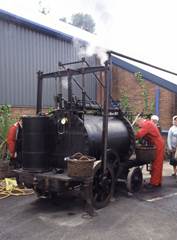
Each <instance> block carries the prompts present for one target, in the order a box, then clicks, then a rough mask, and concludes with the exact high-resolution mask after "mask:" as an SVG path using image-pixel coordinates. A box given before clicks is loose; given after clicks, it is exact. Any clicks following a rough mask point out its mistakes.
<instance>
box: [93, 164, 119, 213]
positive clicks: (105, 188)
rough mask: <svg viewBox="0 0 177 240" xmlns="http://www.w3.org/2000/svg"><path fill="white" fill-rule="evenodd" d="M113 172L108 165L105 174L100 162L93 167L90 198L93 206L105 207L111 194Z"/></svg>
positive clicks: (97, 207)
mask: <svg viewBox="0 0 177 240" xmlns="http://www.w3.org/2000/svg"><path fill="white" fill-rule="evenodd" d="M114 181H115V180H114V173H113V169H112V167H111V166H110V165H108V166H107V169H106V172H105V174H104V173H103V169H102V167H101V163H99V164H97V165H96V166H95V167H94V175H93V183H92V184H91V189H90V191H91V200H92V205H93V207H94V208H96V209H99V208H103V207H105V206H106V205H107V204H108V203H109V201H110V199H111V196H112V194H113V189H114Z"/></svg>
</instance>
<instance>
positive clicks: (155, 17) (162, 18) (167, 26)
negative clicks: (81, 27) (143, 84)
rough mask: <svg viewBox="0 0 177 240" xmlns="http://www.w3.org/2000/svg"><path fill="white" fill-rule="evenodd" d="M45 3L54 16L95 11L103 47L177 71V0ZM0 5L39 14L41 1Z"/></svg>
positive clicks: (22, 0) (46, 0)
mask: <svg viewBox="0 0 177 240" xmlns="http://www.w3.org/2000/svg"><path fill="white" fill-rule="evenodd" d="M42 5H43V6H44V7H45V6H46V7H47V8H48V9H50V15H49V16H51V18H52V17H57V18H58V19H59V18H61V17H67V18H69V17H70V16H71V15H72V14H75V13H78V12H83V13H88V14H91V15H92V17H93V19H94V21H95V23H96V33H97V36H98V38H99V42H100V45H101V46H105V47H106V48H108V49H111V50H114V51H117V52H120V53H122V54H125V55H128V56H130V57H133V58H137V59H139V60H142V61H145V62H148V63H150V64H153V65H157V66H159V67H162V68H165V69H168V70H171V71H174V72H177V34H176V24H177V13H176V9H177V1H176V0H42ZM0 8H1V9H4V10H7V11H10V12H13V13H16V14H18V15H19V14H20V12H21V13H22V16H23V17H25V14H26V15H27V14H29V13H31V14H33V15H35V14H36V15H37V14H39V0H28V1H27V0H0ZM44 17H45V16H44ZM170 78H171V79H172V81H173V82H175V81H176V82H175V83H177V80H176V79H175V78H174V77H173V76H170Z"/></svg>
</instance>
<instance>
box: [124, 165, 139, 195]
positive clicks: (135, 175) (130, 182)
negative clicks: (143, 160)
mask: <svg viewBox="0 0 177 240" xmlns="http://www.w3.org/2000/svg"><path fill="white" fill-rule="evenodd" d="M142 183H143V174H142V171H141V168H139V167H134V168H131V169H130V171H129V173H128V176H127V189H128V191H129V192H138V191H139V190H140V189H141V187H142Z"/></svg>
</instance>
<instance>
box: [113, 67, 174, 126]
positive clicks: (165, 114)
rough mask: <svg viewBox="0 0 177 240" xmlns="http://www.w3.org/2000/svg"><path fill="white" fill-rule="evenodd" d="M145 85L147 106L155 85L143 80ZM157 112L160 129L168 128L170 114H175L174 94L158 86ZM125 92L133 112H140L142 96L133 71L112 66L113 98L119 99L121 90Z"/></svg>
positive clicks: (151, 98)
mask: <svg viewBox="0 0 177 240" xmlns="http://www.w3.org/2000/svg"><path fill="white" fill-rule="evenodd" d="M145 86H146V88H147V89H148V93H149V94H148V104H149V106H150V105H151V103H152V102H153V101H154V103H155V95H156V88H157V85H155V84H152V83H150V82H149V81H145ZM159 89H160V97H159V113H160V124H161V127H162V129H168V128H169V127H170V126H171V122H172V121H171V119H172V116H173V115H174V114H175V112H174V111H175V110H174V99H175V94H173V93H171V92H170V91H168V90H166V89H163V88H159ZM123 91H124V92H125V93H126V94H127V95H128V97H129V103H130V106H131V107H132V109H133V112H135V113H136V112H140V111H142V110H143V108H144V98H143V97H142V89H141V87H140V86H139V83H138V81H137V80H136V78H135V76H134V74H133V73H130V72H128V71H126V70H124V69H121V68H119V67H115V66H114V67H113V82H112V95H113V98H115V99H120V96H121V94H122V92H123ZM149 108H150V107H149Z"/></svg>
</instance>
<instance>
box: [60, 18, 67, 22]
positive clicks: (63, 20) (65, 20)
mask: <svg viewBox="0 0 177 240" xmlns="http://www.w3.org/2000/svg"><path fill="white" fill-rule="evenodd" d="M59 20H60V21H62V22H65V23H67V19H66V18H65V17H62V18H60V19H59Z"/></svg>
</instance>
